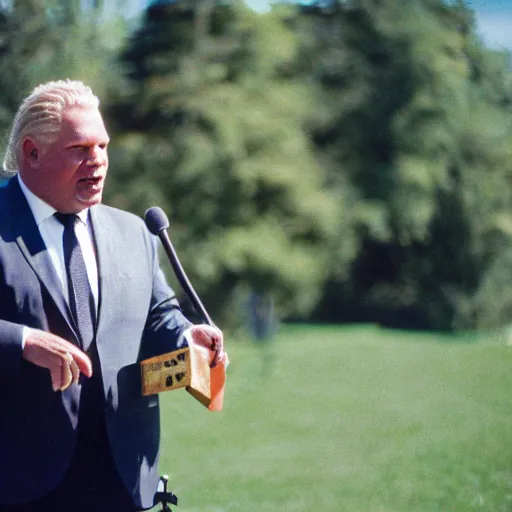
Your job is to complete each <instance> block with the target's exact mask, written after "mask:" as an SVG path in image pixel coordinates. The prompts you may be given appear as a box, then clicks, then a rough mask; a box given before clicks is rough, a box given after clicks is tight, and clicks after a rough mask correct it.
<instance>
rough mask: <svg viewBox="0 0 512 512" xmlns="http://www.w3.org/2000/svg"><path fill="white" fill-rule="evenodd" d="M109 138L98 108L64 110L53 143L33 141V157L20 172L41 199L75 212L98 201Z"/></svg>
mask: <svg viewBox="0 0 512 512" xmlns="http://www.w3.org/2000/svg"><path fill="white" fill-rule="evenodd" d="M109 140H110V139H109V137H108V133H107V130H106V129H105V125H104V124H103V119H102V117H101V114H100V112H99V110H98V109H97V108H95V107H90V106H87V107H83V106H80V107H70V108H68V109H67V110H65V112H64V115H63V118H62V125H61V129H60V131H59V133H58V135H57V138H56V140H55V142H52V143H50V144H45V143H42V144H41V143H39V144H38V143H36V145H37V153H36V155H37V157H36V159H35V160H34V162H33V164H32V166H31V168H30V169H29V171H28V172H29V174H30V176H29V177H28V179H27V177H26V173H23V174H22V178H23V181H24V182H25V183H26V184H27V186H28V187H29V188H30V189H31V190H32V192H34V193H35V194H36V195H37V196H39V197H40V198H41V199H43V200H44V201H46V202H47V203H48V204H49V205H51V206H53V207H54V208H55V209H56V210H58V211H60V212H63V213H78V212H79V211H81V210H84V209H85V208H88V207H90V206H93V205H95V204H98V203H101V199H102V195H103V186H104V183H105V178H106V175H107V169H108V155H107V146H108V143H109Z"/></svg>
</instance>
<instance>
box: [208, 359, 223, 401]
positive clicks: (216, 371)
mask: <svg viewBox="0 0 512 512" xmlns="http://www.w3.org/2000/svg"><path fill="white" fill-rule="evenodd" d="M226 366H227V365H226V363H221V364H217V365H215V366H214V367H213V368H210V394H211V402H210V405H209V406H208V409H210V411H222V404H223V403H224V387H225V385H226Z"/></svg>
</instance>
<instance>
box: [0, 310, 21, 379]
mask: <svg viewBox="0 0 512 512" xmlns="http://www.w3.org/2000/svg"><path fill="white" fill-rule="evenodd" d="M22 339H23V326H22V325H19V324H15V323H13V322H8V321H6V320H0V375H12V374H14V373H17V372H18V370H19V368H20V363H21V356H22Z"/></svg>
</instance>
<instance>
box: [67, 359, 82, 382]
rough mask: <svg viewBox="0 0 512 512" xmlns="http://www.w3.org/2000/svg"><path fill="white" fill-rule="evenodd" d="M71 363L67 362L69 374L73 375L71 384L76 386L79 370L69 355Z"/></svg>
mask: <svg viewBox="0 0 512 512" xmlns="http://www.w3.org/2000/svg"><path fill="white" fill-rule="evenodd" d="M70 357H71V361H70V362H69V369H70V370H71V374H72V375H73V382H74V383H75V384H78V380H79V379H80V368H78V365H77V364H76V361H75V360H74V359H73V357H72V356H71V355H70Z"/></svg>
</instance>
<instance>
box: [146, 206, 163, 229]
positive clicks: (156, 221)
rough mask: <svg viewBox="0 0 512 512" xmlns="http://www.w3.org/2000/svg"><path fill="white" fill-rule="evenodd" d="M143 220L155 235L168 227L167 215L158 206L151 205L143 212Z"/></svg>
mask: <svg viewBox="0 0 512 512" xmlns="http://www.w3.org/2000/svg"><path fill="white" fill-rule="evenodd" d="M144 220H145V221H146V226H147V227H148V229H149V231H151V233H153V235H157V236H158V234H159V233H160V231H163V230H164V229H167V228H168V227H169V220H168V219H167V215H165V212H164V211H163V210H162V208H159V207H158V206H152V207H151V208H150V209H149V210H147V211H146V213H145V214H144Z"/></svg>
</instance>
